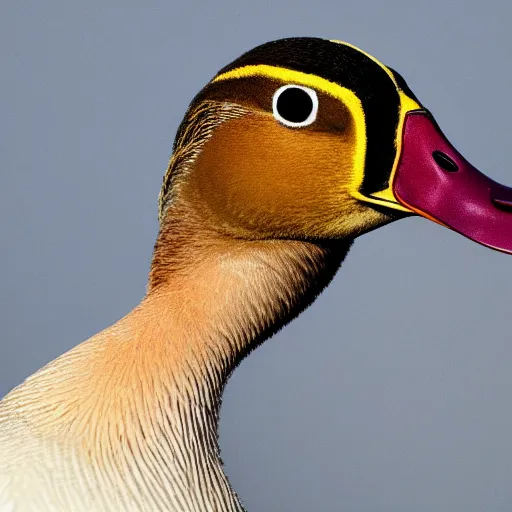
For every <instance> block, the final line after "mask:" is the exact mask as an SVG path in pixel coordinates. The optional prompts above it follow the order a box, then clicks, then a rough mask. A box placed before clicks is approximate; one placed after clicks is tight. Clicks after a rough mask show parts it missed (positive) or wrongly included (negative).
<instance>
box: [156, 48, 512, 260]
mask: <svg viewBox="0 0 512 512" xmlns="http://www.w3.org/2000/svg"><path fill="white" fill-rule="evenodd" d="M182 200H185V201H186V202H188V203H195V204H196V205H198V204H199V205H200V208H199V209H200V210H201V211H202V212H203V214H204V215H205V216H206V217H207V218H208V219H209V220H210V221H211V225H214V226H216V229H217V230H221V231H223V232H227V233H230V234H231V235H233V236H236V237H240V238H250V239H265V238H292V239H305V240H308V239H312V240H319V239H320V240H324V239H339V238H345V239H346V238H354V237H356V236H358V235H360V234H362V233H364V232H366V231H369V230H371V229H374V228H376V227H378V226H380V225H383V224H385V223H387V222H390V221H392V220H395V219H398V218H401V217H403V216H406V215H413V214H419V215H422V216H424V217H426V218H429V219H431V220H433V221H435V222H438V223H439V224H442V225H444V226H446V227H449V228H451V229H453V230H455V231H458V232H459V233H461V234H463V235H465V236H467V237H468V238H470V239H472V240H474V241H476V242H478V243H481V244H483V245H486V246H489V247H492V248H494V249H498V250H501V251H504V252H508V253H510V252H512V229H511V228H512V189H510V188H508V187H505V186H502V185H499V184H498V183H496V182H494V181H493V180H491V179H489V178H487V177H485V176H484V175H483V174H482V173H480V172H479V171H478V170H477V169H475V168H474V167H473V166H472V165H471V164H470V163H469V162H468V161H466V160H465V159H464V157H462V155H461V154H460V153H459V152H458V151H457V150H456V149H455V148H454V147H453V146H452V145H451V144H450V143H449V142H448V140H447V139H446V137H445V136H444V135H443V133H442V131H441V129H440V128H439V126H438V125H437V123H436V122H435V120H434V118H433V117H432V115H431V114H430V113H429V111H428V110H426V109H425V108H424V107H423V105H422V104H421V103H420V101H419V100H418V99H417V98H416V97H415V95H414V94H413V93H412V92H411V90H410V89H409V87H408V86H407V85H406V83H405V81H404V80H403V78H402V77H401V76H400V75H399V74H398V73H396V72H395V71H393V70H392V69H391V68H389V67H387V66H385V65H384V64H382V63H380V62H379V61H377V60H376V59H375V58H373V57H371V56H370V55H368V54H366V53H365V52H363V51H361V50H359V49H357V48H355V47H354V46H352V45H350V44H347V43H342V42H338V41H328V40H323V39H316V38H291V39H282V40H278V41H274V42H271V43H267V44H263V45H261V46H259V47H257V48H255V49H253V50H251V51H249V52H247V53H246V54H244V55H242V56H241V57H240V58H238V59H237V60H235V61H234V62H233V63H231V64H230V65H229V66H227V67H225V68H224V69H222V70H221V71H220V72H219V73H218V74H217V75H216V76H215V77H214V78H213V80H212V81H211V82H210V83H209V84H208V85H207V86H206V87H205V88H204V89H203V90H202V91H201V92H200V93H199V94H198V95H197V96H196V98H195V99H194V101H193V102H192V104H191V105H190V107H189V109H188V111H187V114H186V116H185V119H184V121H183V122H182V124H181V127H180V129H179V131H178V135H177V138H176V142H175V146H174V153H173V157H172V158H171V162H170V165H169V169H168V172H167V174H166V176H165V178H164V185H163V188H162V191H161V195H160V218H161V221H162V222H165V218H166V216H167V213H168V211H169V208H170V206H171V205H173V204H177V203H179V202H180V201H182Z"/></svg>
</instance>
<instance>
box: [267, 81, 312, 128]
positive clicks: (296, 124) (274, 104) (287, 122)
mask: <svg viewBox="0 0 512 512" xmlns="http://www.w3.org/2000/svg"><path fill="white" fill-rule="evenodd" d="M287 89H300V90H301V91H304V92H306V93H307V94H308V96H309V98H310V99H311V103H312V108H311V112H310V113H309V115H308V117H307V118H306V119H304V120H303V121H299V122H295V121H290V120H288V119H285V118H284V117H283V116H282V115H281V114H280V113H279V111H278V108H277V102H278V100H279V97H280V96H281V94H282V93H283V92H284V91H286V90H287ZM272 112H273V114H274V117H275V118H276V119H277V120H278V121H279V122H280V123H282V124H284V125H285V126H289V127H291V128H301V127H303V126H308V125H310V124H311V123H313V122H314V121H315V119H316V115H317V113H318V96H317V94H316V91H315V90H314V89H310V88H309V87H304V86H302V85H296V84H288V85H283V86H282V87H279V89H277V91H276V92H275V93H274V97H273V98H272Z"/></svg>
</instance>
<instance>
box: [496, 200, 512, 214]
mask: <svg viewBox="0 0 512 512" xmlns="http://www.w3.org/2000/svg"><path fill="white" fill-rule="evenodd" d="M491 199H492V202H493V203H494V206H496V207H497V208H499V209H500V210H503V211H504V212H512V199H501V198H499V197H493V198H491Z"/></svg>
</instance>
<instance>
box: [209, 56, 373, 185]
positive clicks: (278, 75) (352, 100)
mask: <svg viewBox="0 0 512 512" xmlns="http://www.w3.org/2000/svg"><path fill="white" fill-rule="evenodd" d="M253 76H263V77H267V78H271V79H274V80H280V81H282V82H285V83H295V84H298V85H304V86H306V87H312V88H314V89H316V90H318V91H321V92H324V93H325V94H329V95H330V96H332V97H334V98H336V99H338V100H340V101H341V102H342V103H343V104H344V105H345V106H346V107H347V108H348V109H349V110H350V112H351V113H352V116H353V117H354V121H355V127H356V141H357V143H356V145H357V147H356V150H355V152H354V162H353V168H354V170H355V172H354V179H353V183H352V184H351V186H350V191H351V193H352V192H354V191H355V190H357V189H358V188H359V186H360V184H361V183H362V177H363V172H364V164H365V155H366V123H365V118H364V110H363V105H362V103H361V100H360V99H359V98H358V97H357V96H356V95H355V94H354V93H353V92H352V91H351V90H350V89H347V88H346V87H342V86H341V85H338V84H336V83H334V82H330V81H329V80H326V79H325V78H321V77H319V76H317V75H312V74H308V73H302V72H301V71H294V70H291V69H286V68H281V67H278V66H268V65H266V64H259V65H255V66H244V67H241V68H237V69H233V70H232V71H228V72H226V73H223V74H222V75H219V76H217V77H216V78H215V79H214V80H213V82H214V83H215V82H220V81H222V80H229V79H236V78H248V77H253Z"/></svg>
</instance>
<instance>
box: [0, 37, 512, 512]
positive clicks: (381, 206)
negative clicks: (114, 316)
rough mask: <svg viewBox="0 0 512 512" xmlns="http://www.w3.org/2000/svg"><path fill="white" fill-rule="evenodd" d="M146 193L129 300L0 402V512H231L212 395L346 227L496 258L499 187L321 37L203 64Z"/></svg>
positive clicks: (502, 212)
mask: <svg viewBox="0 0 512 512" xmlns="http://www.w3.org/2000/svg"><path fill="white" fill-rule="evenodd" d="M158 203H159V213H158V217H159V232H158V236H157V239H156V243H155V246H154V252H153V257H152V261H151V267H150V272H149V279H148V285H147V292H146V294H145V296H144V298H143V299H142V300H141V302H140V304H139V305H138V306H137V307H135V308H134V309H133V310H132V311H131V312H129V313H128V314H127V315H126V316H124V317H123V318H122V319H121V320H119V321H117V322H116V323H114V324H113V325H111V326H110V327H108V328H107V329H105V330H103V331H101V332H100V333H98V334H96V335H94V336H92V337H91V338H89V339H88V340H86V341H84V342H82V343H80V344H79V345H77V346H75V347H74V348H73V349H71V350H70V351H68V352H67V353H65V354H63V355H61V356H60V357H58V358H57V359H55V360H54V361H52V362H50V363H48V364H47V365H46V366H44V367H43V368H41V369H40V370H39V371H37V372H36V373H34V374H33V375H31V376H30V377H28V378H27V379H26V380H25V381H24V382H23V383H22V384H20V385H19V386H17V387H16V388H14V389H13V390H12V391H11V392H9V393H8V394H7V395H6V396H5V397H4V398H3V400H2V401H1V402H0V511H2V512H6V511H19V512H24V511H41V512H42V511H52V512H61V511H66V512H69V511H76V512H81V511H87V512H90V511H98V512H103V511H120V510H123V511H124V510H126V511H136V512H139V511H181V512H183V511H221V512H227V511H242V510H244V506H243V503H242V501H241V499H240V498H239V497H238V495H237V494H236V492H235V491H234V489H233V488H232V487H231V485H230V483H229V481H228V478H227V476H226V474H225V472H224V470H223V465H222V462H221V458H220V449H219V443H218V422H219V410H220V404H221V398H222V393H223V390H224V388H225V386H226V383H227V381H228V379H229V377H230V375H231V374H232V372H233V371H234V370H235V368H236V367H237V365H238V364H239V363H240V362H241V361H242V359H244V358H245V357H246V356H247V355H248V354H249V353H250V352H251V351H252V350H254V349H255V348H256V347H258V346H259V345H260V344H261V343H263V342H264V341H265V340H267V339H268V338H270V337H272V335H273V334H274V333H276V332H277V331H278V330H279V329H281V328H282V327H284V326H285V325H286V324H287V323H288V322H290V321H291V320H292V319H293V318H295V317H296V316H297V315H299V314H300V313H301V312H302V311H303V310H304V309H305V308H307V307H308V306H309V305H310V304H311V303H312V302H313V301H314V300H315V298H316V297H317V296H318V295H319V294H320V293H321V292H322V290H323V289H324V288H325V287H326V286H327V285H328V284H329V282H330V281H331V280H332V278H333V276H334V275H335V274H336V272H337V271H338V270H339V268H340V266H341V265H342V263H343V260H344V258H345V257H346V256H347V253H348V252H349V250H350V247H351V245H352V244H353V242H354V240H355V239H356V238H357V237H359V236H360V235H363V234H364V233H367V232H369V231H372V230H374V229H377V228H378V227H380V226H383V225H386V224H389V223H390V222H393V221H396V220H399V219H401V218H404V217H408V216H412V215H419V216H423V217H425V218H428V219H430V220H432V221H434V222H437V223H439V224H441V225H443V226H446V227H448V228H449V229H451V230H453V231H455V232H458V233H460V234H462V235H464V236H466V237H468V238H469V239H471V240H473V241H475V242H477V243H480V244H482V245H485V246H487V247H490V248H492V249H495V250H499V251H502V252H505V253H512V229H511V228H512V189H510V188H508V187H505V186H503V185H500V184H498V183H496V182H495V181H493V180H491V179H490V178H487V177H486V176H485V175H484V174H482V173H481V172H480V171H478V170H477V169H476V168H475V167H473V166H472V165H471V164H470V163H469V162H468V161H467V160H466V159H464V157H463V156H462V155H461V154H460V153H459V152H458V151H457V150H456V149H455V148H454V146H453V145H452V144H450V142H449V141H448V140H447V138H446V137H445V135H444V134H443V132H442V131H441V129H440V127H439V126H438V124H437V123H436V121H435V119H434V117H433V116H432V114H431V113H430V111H429V110H427V109H426V108H425V107H424V106H423V105H422V104H421V103H420V100H419V99H418V98H417V97H416V96H415V95H414V94H413V92H412V91H411V90H410V88H409V87H408V85H407V84H406V82H405V80H404V78H403V77H402V76H401V75H400V74H398V73H397V72H396V71H395V70H393V69H392V68H390V67H388V66H386V65H384V64H383V63H381V62H380V61H378V60H377V59H375V58H374V57H372V56H371V55H369V54H367V53H366V52H364V51H363V50H360V49H359V48H357V47H355V46H353V45H351V44H349V43H345V42H341V41H338V40H328V39H320V38H311V37H297V38H286V39H280V40H277V41H271V42H268V43H265V44H262V45H260V46H257V47H256V48H254V49H252V50H250V51H248V52H246V53H244V54H243V55H241V56H240V57H239V58H237V59H236V60H234V61H233V62H232V63H231V64H229V65H227V66H226V67H224V68H223V69H221V70H220V71H219V72H218V73H217V74H216V75H215V76H214V77H213V78H212V80H211V81H210V82H209V83H208V84H207V85H206V86H205V87H204V88H203V89H202V90H201V91H200V92H199V93H198V94H197V95H196V97H195V98H194V99H193V100H192V102H191V104H190V105H189V107H188V109H187V110H186V113H185V116H184V118H183V121H182V122H181V124H180V126H179V128H178V130H177V134H176V137H175V142H174V145H173V149H172V155H171V158H170V162H169V165H168V168H167V171H166V173H165V176H164V178H163V183H162V188H161V191H160V195H159V201H158Z"/></svg>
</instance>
